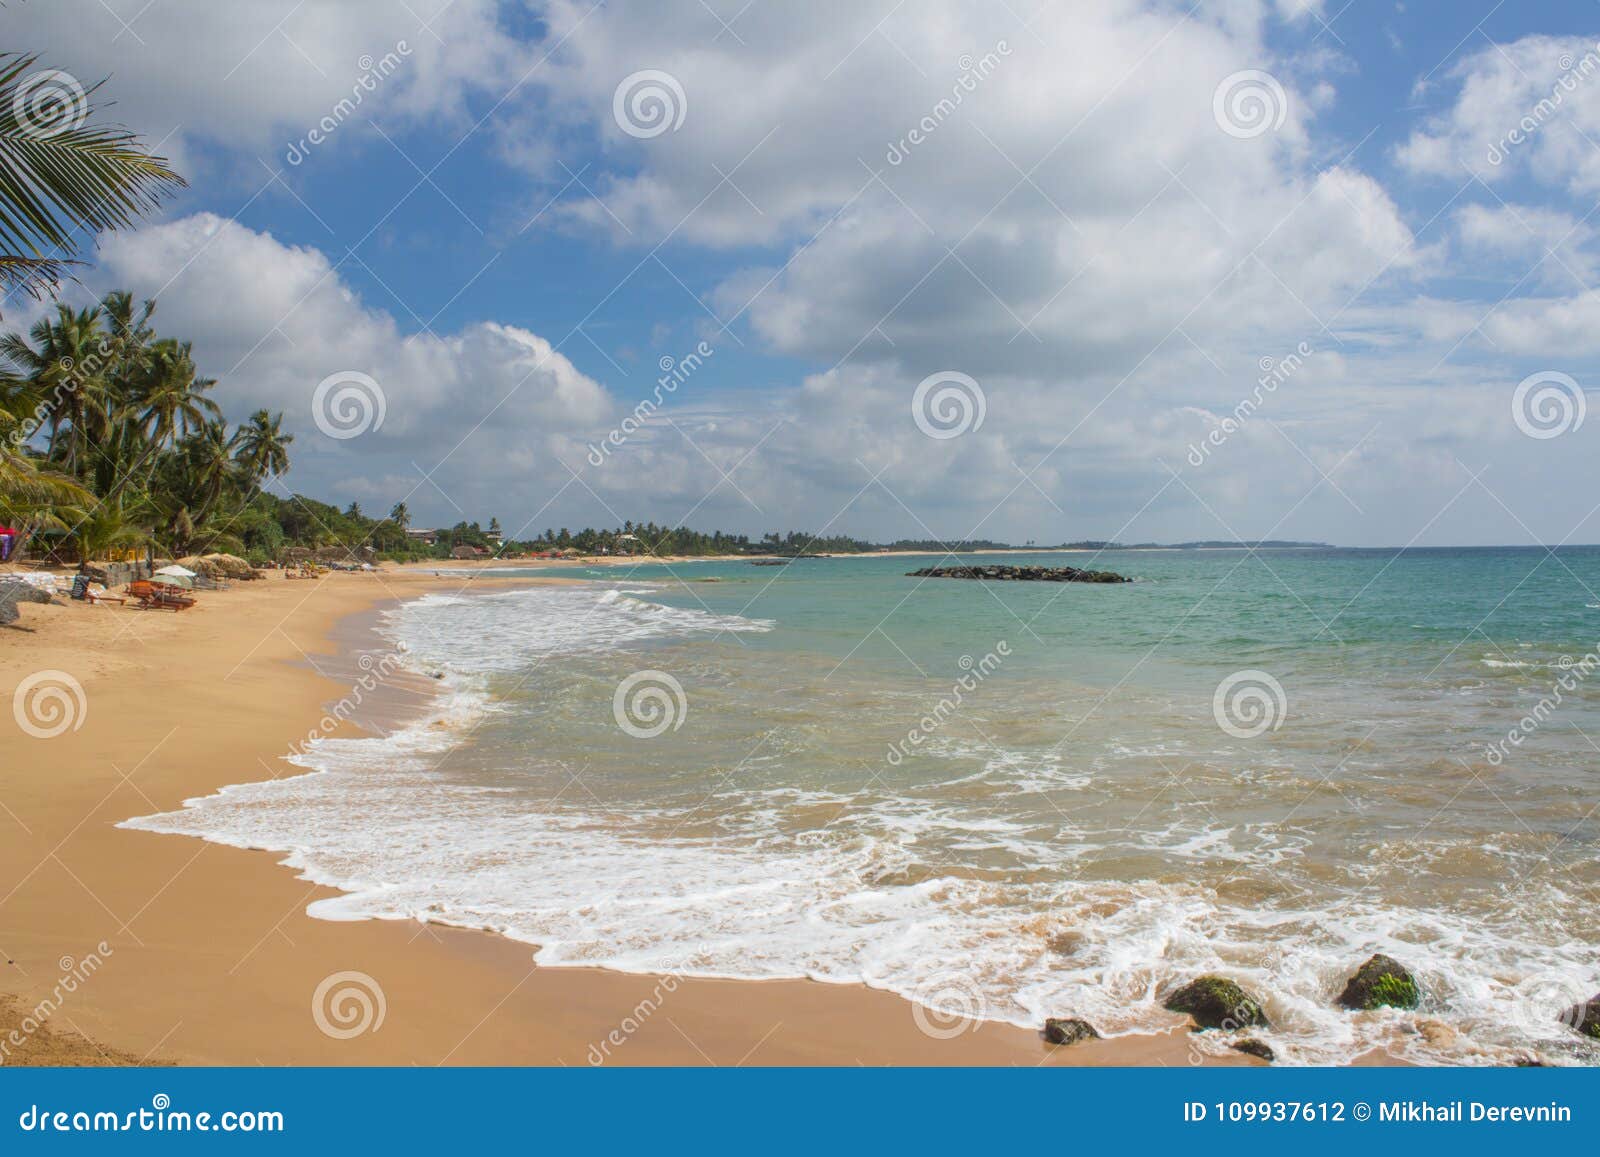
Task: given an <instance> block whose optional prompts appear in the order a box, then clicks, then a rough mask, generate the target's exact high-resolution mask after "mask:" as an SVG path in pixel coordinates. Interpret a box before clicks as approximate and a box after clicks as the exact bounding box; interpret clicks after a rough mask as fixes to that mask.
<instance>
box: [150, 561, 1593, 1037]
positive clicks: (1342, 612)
mask: <svg viewBox="0 0 1600 1157" xmlns="http://www.w3.org/2000/svg"><path fill="white" fill-rule="evenodd" d="M938 561H940V560H938V559H936V558H933V557H909V556H898V557H897V556H889V557H882V556H880V557H860V558H830V559H803V560H798V561H795V562H794V563H792V564H790V565H788V566H783V567H757V566H752V565H751V564H749V563H748V562H744V561H717V562H699V563H683V564H672V565H670V566H669V565H662V564H651V565H640V566H637V567H634V568H629V569H626V570H621V569H617V568H612V567H607V568H593V569H589V570H572V569H563V570H561V571H559V572H558V573H559V576H560V577H562V578H579V579H583V580H585V581H584V582H583V583H582V584H580V585H571V586H547V587H529V588H522V589H496V590H492V591H488V592H484V591H469V592H463V593H461V594H460V595H443V594H430V595H427V596H424V597H422V598H419V599H416V600H414V601H410V602H407V603H404V604H401V605H399V606H396V607H395V608H393V609H391V610H389V611H387V612H385V614H384V616H383V622H382V625H381V634H382V636H383V637H382V639H374V642H373V652H372V656H377V655H379V654H381V653H382V652H384V651H385V650H386V649H388V648H393V649H394V651H395V652H396V653H397V654H398V655H400V656H401V657H402V658H403V662H404V664H405V666H406V667H408V668H411V669H414V670H418V671H423V672H426V673H428V674H433V675H437V676H439V680H438V686H439V688H440V690H441V695H440V697H439V699H438V701H437V703H436V704H435V706H434V707H433V708H432V709H431V710H430V711H429V713H428V714H427V715H426V716H425V717H424V718H422V719H420V720H417V721H415V722H413V723H411V724H410V725H408V726H405V727H403V728H401V729H400V730H398V731H395V732H393V733H391V734H386V735H379V734H374V735H371V736H368V737H363V738H353V739H320V740H316V741H314V742H312V743H310V744H309V745H307V746H306V747H305V748H304V749H303V750H301V751H299V752H298V753H297V754H295V755H294V756H293V757H292V758H293V760H294V762H296V763H298V764H299V765H300V766H301V767H303V768H304V769H305V774H303V775H298V776H289V777H284V778H281V779H278V780H273V781H269V782H265V783H247V784H242V785H240V786H236V787H230V788H228V789H225V790H224V791H223V792H221V793H219V794H217V795H215V796H211V797H207V798H204V799H197V800H191V801H188V803H187V804H186V805H185V807H184V808H183V810H181V811H178V812H174V813H170V814H165V815H157V816H149V817H143V818H139V819H134V820H130V821H128V822H127V826H129V827H135V828H140V829H144V830H150V831H160V832H174V833H184V834H189V835H194V836H201V837H204V838H207V839H211V840H215V841H218V842H222V843H227V844H231V845H236V846H245V847H255V848H264V849H270V850H273V851H276V852H280V853H285V854H286V862H287V863H288V864H290V865H291V866H292V867H294V868H296V869H298V870H299V871H300V872H301V873H303V874H304V875H305V876H306V877H307V878H308V879H311V880H314V881H317V882H319V883H323V884H328V885H332V886H334V887H336V888H338V889H340V890H341V892H342V893H343V894H342V895H340V896H338V897H336V898H333V899H328V900H324V901H320V902H318V903H317V904H316V905H314V906H313V908H312V912H313V914H314V915H317V916H322V917H326V918H329V919H360V918H368V917H377V918H384V919H422V920H430V921H439V922H446V923H450V924H456V925H464V926H470V927H481V928H488V929H493V930H496V931H498V932H501V933H503V934H504V935H506V936H509V937H513V938H515V939H518V940H521V941H525V942H527V943H528V944H530V945H533V946H536V947H535V949H534V950H533V951H534V955H535V958H536V959H537V961H538V962H539V963H540V964H541V965H546V966H562V965H592V966H602V967H607V968H614V969H623V970H630V971H641V972H664V973H675V974H679V975H694V976H715V977H748V978H768V977H791V978H792V977H810V978H813V979H816V980H820V981H827V982H837V983H864V984H868V985H871V986H873V987H877V988H883V989H888V990H891V991H893V992H896V993H900V994H902V995H904V996H905V997H907V998H908V999H910V1000H912V1001H914V1002H917V1004H918V1005H919V1006H921V1007H925V1008H928V1009H931V1010H934V1011H935V1012H937V1013H938V1014H939V1015H938V1016H937V1017H934V1018H929V1024H930V1025H931V1026H934V1027H932V1028H930V1031H934V1032H936V1033H937V1032H946V1031H959V1030H960V1027H961V1026H962V1025H963V1024H965V1023H970V1022H975V1021H977V1020H999V1021H1007V1022H1011V1023H1014V1024H1017V1025H1024V1026H1033V1027H1037V1026H1039V1025H1040V1024H1042V1022H1043V1020H1044V1018H1045V1017H1047V1016H1081V1017H1084V1018H1086V1019H1088V1020H1090V1021H1091V1022H1093V1023H1094V1024H1095V1025H1096V1027H1097V1028H1099V1030H1100V1031H1101V1032H1102V1033H1104V1034H1106V1035H1108V1036H1114V1035H1118V1034H1127V1033H1137V1032H1143V1031H1149V1030H1151V1029H1154V1028H1161V1027H1165V1026H1168V1025H1170V1024H1172V1023H1174V1021H1175V1019H1176V1018H1174V1017H1173V1016H1172V1014H1169V1013H1166V1012H1164V1011H1163V1010H1162V1009H1161V1007H1160V997H1161V995H1162V994H1163V993H1164V992H1165V991H1166V990H1167V989H1168V988H1170V987H1172V986H1173V985H1175V984H1177V983H1181V982H1182V981H1184V980H1187V979H1189V978H1192V977H1194V976H1197V975H1200V974H1202V973H1207V972H1216V973H1222V974H1225V975H1227V976H1230V977H1233V978H1234V979H1236V980H1238V981H1239V982H1240V983H1242V984H1243V985H1244V986H1245V988H1246V989H1248V990H1250V991H1251V992H1253V993H1254V994H1255V995H1257V996H1258V997H1259V998H1260V999H1261V1000H1262V1002H1263V1004H1264V1006H1265V1008H1266V1011H1267V1013H1268V1015H1269V1016H1270V1018H1271V1020H1272V1027H1271V1028H1270V1029H1268V1030H1265V1031H1254V1030H1253V1031H1252V1033H1251V1035H1255V1036H1258V1037H1261V1038H1262V1039H1264V1040H1266V1041H1267V1042H1268V1043H1269V1044H1270V1045H1271V1046H1272V1047H1273V1049H1274V1050H1275V1051H1276V1052H1277V1055H1278V1058H1279V1060H1280V1061H1283V1062H1288V1063H1301V1064H1327V1063H1338V1062H1341V1061H1348V1060H1351V1059H1353V1058H1356V1057H1360V1056H1362V1055H1364V1054H1367V1053H1369V1052H1371V1051H1373V1050H1382V1051H1384V1052H1386V1053H1388V1054H1389V1055H1392V1056H1394V1057H1397V1058H1402V1059H1406V1060H1410V1061H1416V1062H1421V1063H1444V1064H1506V1063H1510V1062H1511V1061H1513V1060H1515V1059H1517V1058H1527V1057H1530V1056H1533V1055H1537V1056H1538V1057H1540V1058H1542V1059H1543V1060H1545V1061H1547V1062H1549V1063H1561V1064H1574V1063H1582V1064H1593V1063H1596V1062H1597V1061H1600V1045H1597V1044H1596V1043H1595V1042H1589V1041H1586V1040H1584V1039H1583V1038H1581V1037H1579V1036H1578V1034H1577V1033H1576V1032H1574V1031H1572V1029H1571V1028H1570V1027H1569V1026H1568V1025H1566V1024H1564V1023H1562V1020H1561V1017H1562V1015H1563V1013H1564V1012H1565V1010H1566V1009H1567V1008H1568V1007H1569V1006H1571V1005H1572V1004H1574V1003H1576V1002H1578V1001H1581V1000H1584V999H1587V998H1588V997H1590V996H1592V995H1594V994H1595V993H1596V991H1600V905H1597V904H1596V899H1597V885H1600V860H1597V855H1596V853H1597V841H1600V819H1597V818H1596V809H1597V805H1600V653H1597V649H1600V594H1597V593H1596V592H1597V591H1600V548H1590V547H1573V548H1561V549H1557V550H1555V551H1546V550H1544V549H1543V548H1526V549H1520V548H1519V549H1472V550H1444V549H1431V550H1416V549H1413V550H1406V551H1403V552H1402V551H1398V550H1263V551H1259V552H1249V551H1244V550H1184V551H1107V552H1104V553H1102V554H1100V555H1097V556H1088V555H1082V554H1065V553H1063V554H1040V553H1034V552H1029V553H1028V554H1026V555H1018V556H983V557H982V558H981V559H962V560H959V561H964V562H982V563H991V562H992V563H1002V562H1011V563H1022V564H1040V565H1075V566H1093V567H1095V568H1098V569H1109V570H1115V571H1118V572H1120V573H1122V574H1125V575H1128V576H1129V577H1132V578H1134V579H1135V580H1136V581H1135V582H1133V583H1131V584H1126V585H1083V584H1053V583H984V584H980V583H976V582H970V581H962V580H948V579H915V578H910V577H907V575H906V572H907V571H910V570H913V569H916V568H917V567H922V566H928V565H933V564H934V563H936V562H938ZM945 561H953V560H945ZM509 573H527V574H529V575H536V574H543V573H557V572H548V571H539V570H537V569H535V568H530V569H528V570H527V571H526V572H516V571H512V572H509ZM372 656H368V657H367V658H366V659H364V660H363V664H364V666H363V669H371V670H380V671H381V670H383V669H384V665H383V664H382V663H381V662H378V661H376V660H375V659H374V658H373V657H372ZM1591 684H1592V685H1591ZM249 777H250V770H249V769H241V779H248V778H249ZM1375 952H1383V953H1387V954H1388V955H1391V956H1394V957H1396V958H1398V959H1399V960H1401V961H1402V962H1404V963H1405V964H1407V965H1408V966H1409V967H1410V968H1411V969H1412V971H1413V972H1414V973H1415V974H1416V976H1417V979H1418V982H1419V984H1420V987H1421V989H1422V993H1423V999H1422V1007H1421V1008H1420V1009H1419V1010H1417V1011H1414V1012H1413V1011H1400V1010H1392V1009H1391V1010H1380V1011H1377V1012H1371V1013H1350V1012H1346V1011H1344V1010H1342V1009H1340V1008H1338V1007H1337V1006H1336V1004H1335V1002H1334V998H1335V996H1336V995H1337V993H1338V992H1339V990H1340V989H1341V988H1342V986H1343V984H1344V981H1345V979H1346V978H1347V977H1348V976H1349V975H1350V974H1351V973H1353V972H1354V971H1355V969H1356V968H1357V967H1358V966H1359V965H1360V964H1361V962H1362V961H1363V960H1365V959H1366V958H1367V957H1368V956H1370V955H1371V954H1373V953H1375ZM940 1026H954V1027H953V1028H950V1027H940ZM1193 1039H1194V1041H1195V1042H1196V1047H1197V1048H1198V1049H1201V1050H1206V1051H1222V1050H1225V1049H1226V1048H1227V1045H1228V1042H1229V1040H1230V1039H1231V1038H1229V1037H1227V1036H1226V1035H1223V1034H1214V1033H1207V1034H1197V1035H1196V1036H1195V1037H1194V1038H1193Z"/></svg>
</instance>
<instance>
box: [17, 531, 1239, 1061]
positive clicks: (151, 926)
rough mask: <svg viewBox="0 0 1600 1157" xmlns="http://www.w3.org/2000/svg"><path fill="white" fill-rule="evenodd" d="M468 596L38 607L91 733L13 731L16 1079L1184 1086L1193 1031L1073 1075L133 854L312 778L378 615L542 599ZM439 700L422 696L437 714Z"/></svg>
mask: <svg viewBox="0 0 1600 1157" xmlns="http://www.w3.org/2000/svg"><path fill="white" fill-rule="evenodd" d="M462 569H463V567H462V565H461V564H453V563H447V564H441V565H434V564H427V565H421V566H414V567H409V568H394V567H388V568H385V569H384V570H383V571H381V572H380V573H378V574H365V575H361V574H332V575H327V576H325V577H323V578H321V579H319V580H312V581H299V582H292V581H286V580H285V579H284V578H283V576H282V575H281V574H280V573H278V572H272V575H271V577H270V578H269V579H267V580H265V581H259V582H251V583H235V584H234V586H233V589H231V590H228V591H218V592H201V593H200V595H199V600H200V601H199V605H198V606H197V607H196V608H194V609H193V610H191V611H187V612H184V613H182V614H176V615H174V614H170V613H163V612H136V611H133V610H131V609H127V608H122V607H116V606H101V607H92V606H85V605H82V604H77V603H71V604H66V605H56V606H37V605H25V606H23V607H22V615H23V617H22V621H21V622H20V623H19V624H17V625H16V626H14V627H11V628H5V629H0V695H3V697H4V700H5V701H6V702H7V703H10V702H11V701H12V700H13V696H14V693H15V692H16V690H17V688H18V687H19V685H20V684H22V683H23V681H24V680H27V679H29V678H30V677H32V676H34V675H36V673H38V672H41V671H59V672H66V673H67V674H69V675H70V676H71V677H72V678H73V679H75V680H76V681H77V682H78V683H79V684H80V685H81V686H82V688H83V700H82V703H83V707H82V709H81V710H80V711H78V712H77V714H76V715H75V717H74V718H73V722H74V723H75V724H76V726H75V727H68V728H67V729H66V730H65V731H64V732H63V733H62V734H59V735H56V736H53V737H50V738H37V737H34V736H31V735H29V734H27V733H25V732H24V731H23V730H22V729H21V727H20V725H19V724H16V723H14V722H13V721H11V720H8V721H7V736H6V749H7V756H6V760H5V763H6V776H5V785H4V788H3V789H0V828H3V829H4V830H5V832H6V834H7V838H6V839H4V840H3V841H0V887H3V892H0V958H3V969H4V972H3V976H0V1043H4V1045H5V1051H4V1055H3V1057H0V1060H4V1061H5V1062H6V1063H35V1064H128V1063H178V1064H270V1065H281V1064H315V1065H325V1064H387V1065H405V1064H420V1065H436V1064H535V1065H579V1066H582V1065H587V1064H594V1063H600V1062H604V1063H610V1064H690V1065H700V1064H714V1065H738V1064H761V1065H774V1064H818V1063H820V1064H841V1065H849V1064H886V1063H894V1064H980V1065H991V1064H999V1065H1040V1064H1068V1065H1073V1064H1184V1063H1186V1062H1187V1060H1188V1057H1189V1053H1188V1050H1187V1048H1186V1047H1185V1036H1186V1030H1185V1029H1184V1028H1183V1027H1182V1022H1181V1021H1180V1018H1178V1017H1176V1016H1174V1017H1173V1031H1172V1032H1171V1033H1170V1034H1166V1035H1154V1036H1145V1037H1138V1038H1128V1037H1124V1038H1120V1039H1117V1040H1111V1041H1095V1042H1089V1043H1086V1044H1083V1045H1078V1046H1074V1047H1072V1048H1051V1047H1050V1046H1048V1045H1046V1044H1044V1043H1043V1042H1042V1040H1041V1039H1040V1037H1039V1036H1038V1034H1036V1033H1033V1032H1029V1031H1026V1030H1022V1029H1017V1028H1013V1027H1009V1026H1004V1025H998V1024H992V1023H991V1024H983V1025H970V1026H960V1027H959V1028H958V1029H957V1030H956V1031H954V1032H952V1033H950V1034H949V1035H945V1031H948V1030H945V1031H940V1032H936V1033H933V1034H930V1033H929V1032H926V1031H924V1030H923V1028H922V1027H920V1026H919V1020H922V1019H924V1018H922V1017H920V1016H914V1015H913V1013H914V1006H913V1005H911V1004H909V1003H908V1002H906V1001H904V1000H902V999H901V998H899V997H897V996H894V995H891V994H888V993H883V992H877V991H873V990H870V989H867V988H863V987H858V986H850V985H827V984H819V983H813V982H806V981H771V982H749V981H708V980H678V979H676V978H671V977H652V976H644V975H633V974H623V973H616V972H608V971H601V970H595V969H582V968H570V969H569V968H560V969H548V968H536V967H534V965H533V964H532V962H531V959H530V956H531V949H530V947H529V946H528V945H525V944H519V943H515V942H512V941H509V940H507V939H504V938H501V937H498V936H495V935H491V934H488V933H483V932H477V931H470V930H462V929H452V928H445V927H438V926H432V925H426V924H421V923H417V922H411V921H404V922H402V921H393V922H383V921H361V922H345V923H340V922H330V921H323V920H315V919H312V918H310V917H308V916H307V915H306V912H305V910H306V906H307V905H308V904H309V903H311V902H313V901H314V900H316V899H318V898H319V897H322V896H325V895H328V894H330V893H329V892H328V890H326V889H323V888H320V887H316V886H313V885H309V884H307V883H306V882H305V881H303V880H299V879H297V878H296V877H295V874H294V873H293V872H292V871H290V870H288V869H286V868H284V867H282V866H281V865H280V864H279V863H278V862H277V861H278V857H277V856H274V855H271V854H266V853H263V852H259V851H246V850H238V849H234V848H229V847H223V846H219V845H215V844H210V843H205V842H202V841H199V840H194V839H188V838H183V837H177V836H167V835H154V834H150V833H145V832H138V831H130V830H122V829H118V828H117V827H116V826H115V825H116V824H117V823H118V822H119V821H122V820H125V819H127V818H129V817H131V816H138V815H147V814H151V813H154V812H160V811H167V810H171V809H174V808H176V807H178V806H180V805H181V803H182V801H183V800H185V799H188V798H191V797H194V796H197V795H203V794H207V793H211V792H214V791H216V790H217V789H219V788H221V787H223V786H225V785H228V784H232V783H240V782H244V781H248V780H259V779H265V778H270V777H280V776H284V775H293V774H299V769H298V768H296V767H294V766H292V765H291V764H289V763H287V762H286V761H285V760H284V759H283V758H282V757H283V756H284V755H285V753H286V752H287V751H288V750H289V747H290V744H291V743H293V742H295V741H296V740H297V739H299V738H301V737H303V736H305V735H306V733H307V731H308V729H310V728H312V727H314V726H315V725H316V723H317V721H318V720H319V719H320V718H321V717H322V715H323V713H324V710H325V708H326V705H327V704H329V703H330V702H332V701H335V700H338V699H339V698H340V697H341V696H342V695H344V694H346V692H347V691H348V690H349V686H348V682H347V681H341V676H340V675H339V673H338V672H339V671H340V669H341V658H340V656H341V654H342V653H345V652H347V651H348V649H349V647H350V646H351V640H352V638H353V637H354V633H357V632H366V631H368V630H369V629H370V628H369V627H367V626H366V625H365V624H366V623H368V622H370V620H371V618H372V612H373V611H374V610H375V609H376V608H378V607H380V606H382V605H384V604H386V603H389V602H391V601H392V600H399V599H405V598H409V597H414V596H416V595H419V594H422V593H424V592H427V591H430V590H459V589H462V587H463V585H464V584H467V585H470V586H472V587H480V586H487V585H490V584H500V583H507V582H516V583H527V582H529V581H530V580H528V579H526V578H522V579H514V580H513V579H505V578H498V577H495V576H492V575H476V576H474V577H472V578H471V579H467V578H464V577H463V575H462V574H461V573H460V572H461V571H462ZM439 570H449V571H455V572H457V573H454V574H445V575H439V574H436V573H435V572H437V571H439ZM551 581H560V580H551ZM344 661H345V662H348V656H347V655H346V658H345V660H344ZM319 672H321V673H319ZM426 682H427V681H426V680H425V679H417V680H415V681H414V683H415V684H416V686H411V687H404V686H402V689H401V692H400V694H401V695H402V696H403V695H404V694H415V695H422V694H426V692H427V688H426V686H425V684H426ZM393 702H394V703H395V704H397V705H398V704H400V703H401V700H399V699H395V700H394V701H393ZM394 709H396V710H398V709H400V707H399V706H395V707H394ZM345 726H346V727H350V726H353V725H352V724H346V725H345ZM340 973H361V974H365V977H366V978H370V981H371V982H372V985H373V987H375V988H376V989H377V990H380V991H381V996H382V1019H381V1023H377V1024H374V1025H373V1026H371V1027H369V1028H368V1029H367V1030H366V1031H363V1032H361V1033H359V1034H358V1035H354V1036H350V1037H342V1036H341V1035H339V1034H338V1033H337V1031H335V1032H334V1033H333V1034H330V1033H329V1032H327V1031H324V1028H323V1027H319V1023H318V1020H319V1018H318V1017H317V1016H314V1015H313V1008H314V1004H315V994H316V993H317V991H318V988H319V985H321V986H324V987H325V989H326V988H327V987H329V986H331V987H332V988H334V989H335V990H337V988H339V987H340V984H341V982H340V981H339V980H338V979H334V980H332V981H330V978H337V974H340ZM362 983H363V984H365V983H366V982H365V981H363V982H362ZM369 999H370V998H369ZM1061 1011H1062V1014H1063V1015H1070V1014H1071V1011H1072V1010H1070V1009H1063V1010H1061ZM41 1013H42V1014H43V1015H40V1014H41ZM322 1019H323V1023H324V1026H327V1027H331V1028H333V1029H334V1030H338V1028H339V1024H338V1023H334V1024H332V1025H331V1026H329V1025H328V1022H327V1019H326V1017H323V1018H322ZM367 1019H368V1020H374V1021H375V1020H376V1017H375V1015H374V1016H369V1017H368V1018H367ZM1238 1063H1259V1062H1256V1061H1253V1060H1250V1059H1248V1058H1244V1057H1239V1058H1238Z"/></svg>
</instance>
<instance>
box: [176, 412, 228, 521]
mask: <svg viewBox="0 0 1600 1157" xmlns="http://www.w3.org/2000/svg"><path fill="white" fill-rule="evenodd" d="M237 442H238V435H237V434H234V435H230V434H229V433H228V427H227V425H226V424H225V423H223V422H221V421H216V422H206V423H205V424H204V425H202V426H201V427H200V429H199V431H198V432H197V433H196V434H194V435H193V436H192V437H189V438H186V439H185V440H184V443H183V446H184V450H185V455H184V456H185V459H186V465H187V467H188V471H189V474H190V476H191V477H192V478H193V480H194V485H195V488H196V491H197V492H198V494H199V498H200V502H199V506H198V507H197V508H196V509H195V511H194V513H193V515H192V518H193V522H194V524H195V525H196V526H200V525H202V524H204V522H205V520H206V516H207V515H209V514H210V513H211V511H212V508H213V507H215V506H216V504H217V500H218V499H219V498H221V497H222V492H223V490H224V488H225V487H226V486H227V484H228V482H229V481H230V480H231V479H232V478H234V477H235V473H236V471H237V469H238V467H237V465H236V464H235V462H234V460H233V451H234V447H235V444H236V443H237Z"/></svg>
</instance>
